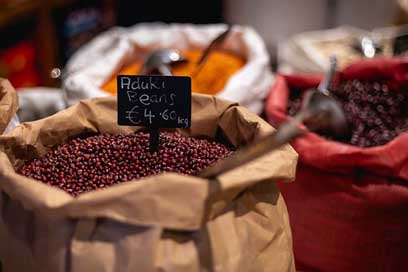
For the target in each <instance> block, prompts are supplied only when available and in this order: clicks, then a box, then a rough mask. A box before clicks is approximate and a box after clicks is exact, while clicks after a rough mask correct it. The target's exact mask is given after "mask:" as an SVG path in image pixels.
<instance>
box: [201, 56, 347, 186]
mask: <svg viewBox="0 0 408 272" xmlns="http://www.w3.org/2000/svg"><path fill="white" fill-rule="evenodd" d="M335 69H336V58H335V57H333V58H332V61H331V65H330V69H329V70H328V72H327V73H326V75H325V78H324V79H323V81H322V82H321V84H320V85H319V87H318V89H316V90H310V91H309V92H308V93H307V95H306V97H305V100H304V101H305V103H304V104H303V106H302V109H301V110H300V111H299V112H298V113H297V114H296V115H295V116H294V117H293V118H292V119H291V120H289V121H287V122H285V123H283V124H282V125H281V126H280V127H279V128H278V129H277V130H276V131H274V132H272V133H270V134H268V135H266V136H264V137H262V138H261V139H259V140H258V141H257V142H256V143H254V144H252V145H249V146H246V147H243V148H241V149H239V150H238V151H236V152H235V153H234V155H232V156H230V157H228V158H226V159H224V160H221V161H219V162H217V163H216V164H214V165H212V166H210V167H208V168H206V169H204V171H202V172H201V173H200V174H199V176H200V177H203V178H215V177H216V176H219V175H221V174H223V173H226V172H228V171H230V170H232V169H234V168H236V167H238V166H240V165H242V164H244V163H247V162H250V161H252V160H253V159H256V158H258V157H260V156H263V155H265V154H266V153H269V152H270V151H272V150H274V149H276V148H278V147H280V146H282V145H284V144H286V143H288V142H290V141H291V140H293V139H295V138H297V137H299V136H301V135H303V134H305V133H306V132H307V131H315V130H318V129H322V128H324V129H329V130H331V131H332V132H333V133H337V134H342V133H345V132H346V130H347V123H346V118H345V116H344V113H343V110H342V108H341V106H340V105H339V104H338V103H337V102H336V100H335V99H334V98H333V97H332V96H331V95H330V92H329V91H328V90H327V87H328V86H329V84H330V82H331V80H332V77H333V75H334V71H335ZM301 123H306V124H308V125H307V128H308V130H306V129H303V128H301V127H300V124H301Z"/></svg>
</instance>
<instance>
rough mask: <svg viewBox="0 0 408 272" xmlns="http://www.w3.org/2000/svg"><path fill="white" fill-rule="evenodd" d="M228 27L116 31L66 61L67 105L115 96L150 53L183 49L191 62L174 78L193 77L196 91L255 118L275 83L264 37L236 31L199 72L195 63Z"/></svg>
mask: <svg viewBox="0 0 408 272" xmlns="http://www.w3.org/2000/svg"><path fill="white" fill-rule="evenodd" d="M225 28H226V26H225V25H191V24H159V23H153V24H140V25H136V26H134V27H130V28H114V29H112V30H110V31H108V32H106V33H104V34H101V35H100V36H98V37H97V38H95V39H94V40H93V41H92V42H90V43H89V44H88V45H86V46H84V48H83V49H80V50H79V51H78V52H77V53H76V54H75V55H74V56H73V57H72V58H71V59H70V61H69V62H68V64H67V67H66V73H67V78H66V80H65V81H64V86H65V89H66V90H67V95H68V100H69V102H70V103H71V104H72V103H76V102H77V101H79V100H80V99H84V98H90V97H97V96H107V95H112V94H113V95H115V94H116V91H117V85H116V75H117V74H127V75H135V74H137V73H139V70H140V68H141V66H142V63H143V60H144V58H145V57H146V55H147V54H149V53H150V52H151V51H152V50H155V49H159V48H172V49H177V50H179V51H180V52H181V53H182V55H183V56H184V57H185V58H186V59H187V62H185V63H181V64H177V65H175V66H173V67H172V72H173V73H174V74H175V75H184V76H192V90H193V92H197V93H205V94H216V95H217V96H219V97H221V98H226V99H229V100H233V101H238V102H239V103H240V104H241V105H243V106H246V107H247V108H249V109H250V110H252V111H254V112H255V113H260V112H261V111H262V109H263V100H264V98H265V97H266V95H267V93H268V91H269V88H270V86H271V84H272V81H273V76H272V73H271V71H270V62H269V56H268V53H267V51H266V47H265V44H264V42H263V40H262V38H261V37H260V36H259V35H258V34H257V33H256V32H255V30H253V29H252V28H250V27H244V26H233V28H232V30H231V32H230V33H229V35H228V37H227V39H226V40H225V41H224V43H223V44H222V46H220V47H219V48H217V49H215V50H214V51H213V52H212V53H211V54H210V55H209V57H208V59H207V61H206V62H205V64H204V65H203V66H202V69H201V70H200V71H199V72H197V73H196V67H197V64H196V63H197V61H198V60H199V58H200V57H201V54H202V52H203V50H204V48H206V47H207V46H208V44H209V43H210V42H211V41H212V40H213V39H214V38H215V37H216V36H218V35H219V33H221V32H222V31H224V30H225Z"/></svg>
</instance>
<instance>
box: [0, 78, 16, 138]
mask: <svg viewBox="0 0 408 272" xmlns="http://www.w3.org/2000/svg"><path fill="white" fill-rule="evenodd" d="M17 107H18V99H17V94H16V91H15V90H14V88H13V86H11V84H10V82H9V81H8V80H7V79H4V78H0V134H2V133H3V132H6V131H9V130H11V129H12V128H14V127H15V126H16V125H17V124H18V123H19V121H18V118H17V116H16V112H17Z"/></svg>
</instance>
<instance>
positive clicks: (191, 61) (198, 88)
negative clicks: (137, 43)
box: [102, 50, 245, 95]
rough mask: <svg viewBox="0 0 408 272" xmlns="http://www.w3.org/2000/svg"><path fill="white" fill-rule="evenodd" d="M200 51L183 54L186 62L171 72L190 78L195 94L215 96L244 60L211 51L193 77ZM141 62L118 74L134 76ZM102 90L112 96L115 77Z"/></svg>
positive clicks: (226, 53) (114, 87) (127, 67)
mask: <svg viewBox="0 0 408 272" xmlns="http://www.w3.org/2000/svg"><path fill="white" fill-rule="evenodd" d="M201 54H202V51H201V50H189V51H185V52H183V55H184V56H185V58H186V59H187V60H188V61H187V62H185V63H181V64H178V65H176V66H174V67H173V69H172V72H173V74H174V75H177V76H192V86H191V88H192V91H193V92H196V93H205V94H216V93H218V92H220V91H221V90H222V89H223V88H224V86H225V84H226V83H227V81H228V80H229V78H230V77H231V76H232V75H233V74H234V73H236V72H237V71H238V70H239V69H241V67H242V66H244V65H245V60H244V59H242V58H241V57H238V56H236V55H233V54H231V53H229V52H226V51H221V50H215V51H213V52H212V53H211V54H210V55H209V57H208V59H207V61H206V62H205V64H204V65H203V67H202V69H201V70H200V72H199V73H198V74H196V75H194V76H193V74H194V71H195V69H196V63H197V61H198V60H199V58H200V57H201ZM140 66H141V62H135V63H133V64H131V65H129V66H126V67H124V68H123V69H122V70H121V71H119V73H118V74H120V75H135V74H137V72H138V71H139V70H140ZM102 89H103V90H104V91H106V92H108V93H111V94H113V95H115V94H116V92H117V85H116V75H115V76H114V77H113V78H112V79H110V80H109V81H108V82H107V83H106V84H105V85H103V86H102Z"/></svg>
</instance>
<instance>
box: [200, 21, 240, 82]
mask: <svg viewBox="0 0 408 272" xmlns="http://www.w3.org/2000/svg"><path fill="white" fill-rule="evenodd" d="M231 29H232V26H231V25H227V29H226V30H224V31H222V32H221V33H220V34H219V35H218V36H217V37H215V39H214V40H212V41H211V42H210V44H209V45H208V46H207V48H206V49H205V50H204V51H203V53H202V55H201V57H200V59H199V60H198V62H197V66H196V69H195V70H194V74H193V76H195V75H197V74H198V73H199V72H200V71H201V69H202V68H203V66H204V64H205V62H206V61H207V59H208V57H209V56H210V54H211V52H212V51H213V50H214V49H216V48H217V47H218V46H220V45H221V44H222V43H223V42H224V41H225V39H226V38H227V37H228V34H229V33H230V32H231Z"/></svg>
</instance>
